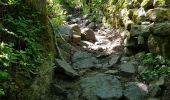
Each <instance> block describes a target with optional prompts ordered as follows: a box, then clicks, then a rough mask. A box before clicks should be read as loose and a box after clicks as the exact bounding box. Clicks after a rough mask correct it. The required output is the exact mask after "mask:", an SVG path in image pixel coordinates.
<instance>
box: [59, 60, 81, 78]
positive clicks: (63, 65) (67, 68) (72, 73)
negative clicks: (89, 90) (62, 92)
mask: <svg viewBox="0 0 170 100" xmlns="http://www.w3.org/2000/svg"><path fill="white" fill-rule="evenodd" d="M56 62H57V64H58V65H59V67H61V68H62V69H63V70H64V72H65V74H67V75H69V76H71V77H75V76H78V73H77V72H76V71H75V70H74V69H73V68H72V67H71V66H70V65H69V64H68V63H67V62H66V61H63V60H60V59H56Z"/></svg>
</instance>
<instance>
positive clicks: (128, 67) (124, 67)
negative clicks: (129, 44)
mask: <svg viewBox="0 0 170 100" xmlns="http://www.w3.org/2000/svg"><path fill="white" fill-rule="evenodd" d="M119 70H120V71H121V72H123V73H127V74H134V73H135V72H136V70H135V66H134V65H133V64H132V63H131V62H128V63H125V64H121V65H120V66H119Z"/></svg>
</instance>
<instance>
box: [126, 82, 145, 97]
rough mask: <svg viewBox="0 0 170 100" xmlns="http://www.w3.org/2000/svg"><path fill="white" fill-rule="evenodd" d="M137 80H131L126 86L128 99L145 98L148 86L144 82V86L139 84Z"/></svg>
mask: <svg viewBox="0 0 170 100" xmlns="http://www.w3.org/2000/svg"><path fill="white" fill-rule="evenodd" d="M138 84H139V83H136V82H129V83H127V84H126V86H125V90H124V96H125V98H126V99H127V100H145V99H146V98H145V96H146V94H147V90H145V89H144V88H146V87H147V86H145V85H144V84H142V85H143V86H140V85H138Z"/></svg>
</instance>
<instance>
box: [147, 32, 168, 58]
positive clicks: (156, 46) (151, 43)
mask: <svg viewBox="0 0 170 100" xmlns="http://www.w3.org/2000/svg"><path fill="white" fill-rule="evenodd" d="M169 44H170V40H169V37H158V36H155V35H150V36H149V38H148V49H149V51H150V52H151V53H154V54H160V55H163V56H164V57H167V58H170V52H169V49H170V45H169Z"/></svg>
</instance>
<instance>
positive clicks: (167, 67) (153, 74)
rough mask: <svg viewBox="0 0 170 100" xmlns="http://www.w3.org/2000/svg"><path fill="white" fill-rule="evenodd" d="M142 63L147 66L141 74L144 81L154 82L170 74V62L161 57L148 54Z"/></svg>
mask: <svg viewBox="0 0 170 100" xmlns="http://www.w3.org/2000/svg"><path fill="white" fill-rule="evenodd" d="M142 63H143V64H144V66H145V70H144V71H143V72H142V73H141V77H142V79H144V80H147V81H154V80H158V79H159V78H160V77H162V76H167V75H169V74H170V61H169V60H168V59H166V58H164V57H163V56H161V55H154V54H152V53H147V54H145V55H144V56H143V57H142Z"/></svg>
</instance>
